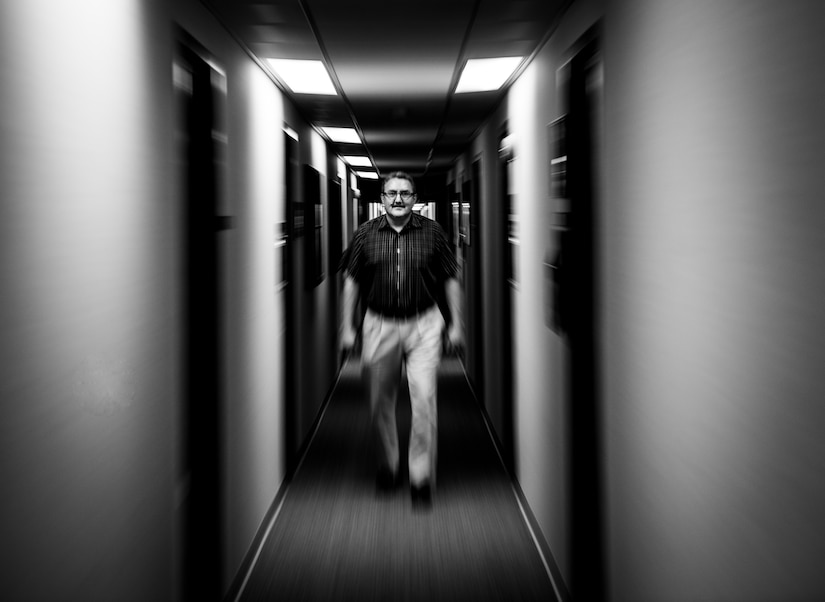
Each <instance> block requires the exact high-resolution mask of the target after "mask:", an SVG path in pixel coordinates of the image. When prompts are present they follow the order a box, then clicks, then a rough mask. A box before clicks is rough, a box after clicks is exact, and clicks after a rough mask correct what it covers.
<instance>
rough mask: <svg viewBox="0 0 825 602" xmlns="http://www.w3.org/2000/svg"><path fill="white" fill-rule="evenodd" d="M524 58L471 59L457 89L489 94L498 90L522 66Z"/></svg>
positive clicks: (457, 90) (459, 91)
mask: <svg viewBox="0 0 825 602" xmlns="http://www.w3.org/2000/svg"><path fill="white" fill-rule="evenodd" d="M522 58H523V57H520V56H507V57H501V58H493V59H470V60H468V61H467V64H466V65H464V71H462V72H461V78H460V79H459V80H458V85H457V86H456V88H455V93H456V94H461V93H463V92H487V91H490V90H498V89H499V88H500V87H501V86H502V85H504V82H506V81H507V79H508V78H509V77H510V76H511V75H512V74H513V72H514V71H515V70H516V67H518V66H519V65H520V64H521V60H522Z"/></svg>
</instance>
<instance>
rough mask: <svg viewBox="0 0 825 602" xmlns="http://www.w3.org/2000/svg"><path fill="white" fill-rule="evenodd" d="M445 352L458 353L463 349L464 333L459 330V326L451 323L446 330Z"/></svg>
mask: <svg viewBox="0 0 825 602" xmlns="http://www.w3.org/2000/svg"><path fill="white" fill-rule="evenodd" d="M446 347H447V352H450V353H459V352H460V351H461V349H462V348H463V347H464V333H463V332H462V330H461V325H460V324H456V323H455V322H453V323H452V324H450V327H449V328H448V329H447V340H446Z"/></svg>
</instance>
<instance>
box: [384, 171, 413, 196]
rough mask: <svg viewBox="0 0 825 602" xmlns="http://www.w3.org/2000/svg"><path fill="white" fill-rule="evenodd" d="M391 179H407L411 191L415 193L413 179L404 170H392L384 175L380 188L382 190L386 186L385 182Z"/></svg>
mask: <svg viewBox="0 0 825 602" xmlns="http://www.w3.org/2000/svg"><path fill="white" fill-rule="evenodd" d="M392 179H396V180H407V181H408V182H409V183H410V185H411V186H412V191H413V193H415V180H413V177H412V176H411V175H410V174H408V173H407V172H406V171H394V172H392V173H391V174H388V175H386V176H384V182H383V184H382V185H381V190H384V189H385V188H386V187H387V182H389V181H390V180H392Z"/></svg>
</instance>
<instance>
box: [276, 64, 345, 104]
mask: <svg viewBox="0 0 825 602" xmlns="http://www.w3.org/2000/svg"><path fill="white" fill-rule="evenodd" d="M267 60H268V61H269V64H270V65H271V66H272V68H273V69H274V70H275V73H276V74H277V75H278V77H280V78H281V79H282V80H284V83H285V84H286V85H287V86H289V89H290V90H292V91H293V92H295V93H296V94H326V95H332V96H335V94H337V92H336V91H335V86H333V85H332V80H331V79H330V78H329V73H327V69H326V67H324V64H323V63H322V62H321V61H306V60H293V59H267Z"/></svg>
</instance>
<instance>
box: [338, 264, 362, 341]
mask: <svg viewBox="0 0 825 602" xmlns="http://www.w3.org/2000/svg"><path fill="white" fill-rule="evenodd" d="M343 301H344V303H343V305H344V318H343V324H342V331H341V348H342V349H343V350H344V351H349V350H350V349H352V348H353V347H354V346H355V337H356V335H357V332H356V330H355V306H356V303H357V301H358V283H357V282H356V281H355V279H354V278H353V277H352V276H350V275H349V274H347V275H346V276H345V277H344V300H343Z"/></svg>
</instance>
